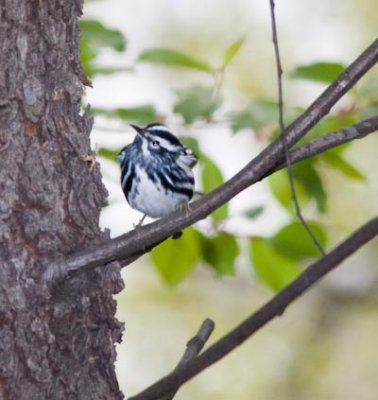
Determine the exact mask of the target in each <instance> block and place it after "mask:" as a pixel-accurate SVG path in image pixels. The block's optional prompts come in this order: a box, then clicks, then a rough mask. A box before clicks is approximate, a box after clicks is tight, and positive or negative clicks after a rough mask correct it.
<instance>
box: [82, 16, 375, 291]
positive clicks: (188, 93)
mask: <svg viewBox="0 0 378 400" xmlns="http://www.w3.org/2000/svg"><path fill="white" fill-rule="evenodd" d="M80 29H81V32H82V34H81V39H80V44H81V63H82V67H83V69H84V71H85V73H86V74H87V75H88V76H89V77H90V78H92V77H94V76H96V75H99V74H113V73H129V74H130V73H133V71H134V67H135V66H137V65H138V64H140V63H144V64H145V63H149V64H150V65H159V66H160V68H161V67H163V68H174V69H176V70H179V69H186V70H191V71H192V73H193V74H194V75H195V74H198V82H200V83H194V84H190V85H188V86H187V87H185V88H181V89H180V90H175V89H174V88H172V92H173V93H174V94H175V98H176V100H175V102H174V104H173V107H172V113H174V114H176V116H178V117H179V118H180V119H181V121H182V123H183V124H186V125H189V126H192V125H193V124H196V123H200V122H202V123H203V122H205V123H212V121H217V119H218V118H219V119H220V120H222V121H223V120H224V121H226V122H224V123H225V124H226V125H227V126H228V128H229V131H230V132H232V133H234V134H238V133H239V132H241V131H245V130H247V131H250V132H253V133H255V134H256V138H260V137H261V140H264V141H265V142H266V143H267V142H268V141H269V140H273V139H274V138H276V137H277V136H278V135H279V130H278V123H277V121H278V107H277V102H276V99H266V98H254V99H251V100H250V102H249V104H248V105H246V106H244V107H240V108H238V109H229V106H228V105H227V104H226V102H225V99H223V98H222V97H221V96H220V92H221V88H222V85H224V84H225V82H224V75H225V74H226V73H227V69H228V68H232V61H233V60H234V59H235V57H237V54H238V52H239V50H240V49H241V48H242V46H243V44H244V42H245V40H246V38H245V37H244V36H242V37H238V38H236V39H235V40H234V41H232V42H231V43H230V44H228V45H226V46H225V50H224V53H223V55H221V57H220V59H221V60H222V61H221V65H218V66H213V65H211V64H210V63H208V62H207V61H206V60H201V59H199V58H197V57H194V56H192V55H190V54H186V53H185V52H183V51H181V50H176V49H170V48H150V49H146V50H144V51H142V52H141V53H140V54H139V55H138V56H137V57H136V59H135V66H132V67H128V66H123V67H113V66H103V65H100V64H99V55H100V54H101V52H102V51H103V50H104V49H107V50H109V49H110V50H111V51H115V52H125V51H126V45H127V40H126V38H125V37H124V36H123V34H122V33H121V32H120V31H118V30H115V29H111V28H109V27H106V26H104V25H103V24H102V23H100V22H99V21H94V20H83V21H81V22H80ZM344 68H345V67H344V65H342V64H340V63H336V62H316V63H313V64H310V65H300V66H297V67H296V68H295V69H293V71H291V73H290V74H288V77H289V78H290V79H302V80H305V81H312V82H318V83H319V84H328V83H330V82H332V81H333V80H334V79H335V78H337V76H338V75H339V74H340V73H341V72H342V71H343V70H344ZM204 78H205V79H207V80H208V84H206V85H204V84H203V82H204ZM304 84H305V83H304ZM377 93H378V79H375V80H372V81H371V82H367V83H366V84H365V85H364V86H362V87H361V88H360V89H359V90H354V92H353V93H352V94H351V95H352V96H354V97H353V102H354V103H353V106H352V107H350V109H345V110H342V111H340V112H339V113H333V114H332V115H329V116H327V117H325V118H323V119H322V120H321V121H320V122H319V123H318V124H317V125H316V126H315V127H314V128H313V129H312V130H311V131H310V132H309V133H308V134H307V135H306V137H305V138H304V139H302V141H301V143H303V142H307V141H309V140H311V139H314V138H317V137H320V136H322V135H325V134H327V133H330V132H332V131H335V130H338V129H341V128H344V127H346V126H349V125H351V124H353V123H355V122H357V121H358V120H359V119H361V118H366V117H369V116H372V115H376V111H377V105H378V95H377ZM302 111H303V110H300V109H298V108H297V109H285V110H284V113H285V120H286V123H289V122H291V121H292V120H294V119H295V118H296V117H297V116H298V115H299V113H300V112H302ZM92 113H93V114H94V115H95V116H96V115H98V116H102V117H104V118H109V119H117V120H121V121H124V122H125V123H130V122H131V123H140V124H147V123H151V122H154V121H156V120H159V114H158V112H157V110H156V108H155V106H154V105H152V104H145V105H141V106H135V107H131V108H113V109H102V108H93V109H92ZM262 132H263V133H264V134H263V135H259V134H260V133H262ZM181 140H182V141H183V143H184V144H185V145H186V146H188V147H190V148H191V149H192V150H193V151H194V152H195V153H196V154H197V155H198V156H199V158H200V160H201V161H200V180H201V184H202V190H203V191H204V192H205V193H207V192H209V191H211V190H213V189H215V188H216V187H218V186H219V185H221V184H222V183H223V182H224V178H223V175H222V172H221V170H220V168H219V166H218V165H217V164H216V163H215V162H214V161H213V160H212V159H211V158H210V157H209V155H207V154H205V153H204V152H203V151H202V149H201V145H200V143H199V141H198V140H196V139H195V138H193V137H181ZM348 146H349V145H343V146H340V147H338V148H335V149H332V150H329V151H327V152H325V153H323V154H321V155H318V156H316V157H314V158H312V159H310V160H305V161H302V162H300V163H298V164H295V165H294V166H293V176H294V184H295V188H296V194H297V197H298V201H299V204H300V206H301V208H302V209H305V208H306V207H311V208H312V209H314V207H313V206H315V214H314V216H313V219H314V220H313V221H311V222H310V223H309V226H310V228H311V229H312V231H313V232H314V233H315V235H316V237H317V238H318V240H319V242H320V243H321V244H322V245H323V246H324V247H326V246H327V240H326V237H327V235H326V229H325V227H324V226H323V225H322V224H321V222H320V220H321V216H322V214H323V213H324V212H325V211H326V210H327V193H326V191H325V189H324V184H323V179H324V178H323V177H322V174H321V173H320V170H321V169H320V168H319V166H320V165H324V164H326V165H327V166H329V167H332V168H334V169H336V170H338V171H339V172H340V173H342V174H343V175H344V176H345V177H347V178H348V179H351V180H360V181H363V180H364V179H365V178H364V176H363V174H362V173H361V172H360V171H358V169H357V168H356V167H355V166H353V165H352V164H351V163H350V162H349V161H347V160H346V159H345V157H344V151H345V149H346V148H348ZM119 150H120V149H115V150H113V149H107V148H100V149H99V150H98V154H99V155H100V156H102V157H105V158H108V159H110V160H113V161H115V157H116V155H117V154H118V152H119ZM268 182H269V185H270V189H271V192H272V195H273V196H274V197H275V199H276V200H277V201H278V202H279V203H280V204H281V205H282V206H283V207H284V208H285V209H286V210H287V213H288V216H289V218H288V220H289V222H288V223H287V224H286V225H285V226H283V227H282V228H281V229H280V230H279V231H278V232H277V233H275V234H273V235H272V236H271V237H264V238H262V237H258V236H253V237H248V238H243V239H240V238H237V237H236V236H235V235H234V234H232V233H231V232H227V229H225V226H226V225H225V223H226V222H227V220H228V219H229V218H230V217H231V215H230V210H229V207H228V205H227V204H226V205H224V206H223V207H221V208H219V209H218V210H216V211H214V212H213V213H212V215H211V221H212V228H213V231H212V233H211V234H210V235H205V234H204V233H203V232H200V231H199V230H198V229H196V228H193V227H191V228H188V229H185V232H184V235H183V236H182V237H181V238H180V239H179V240H172V239H168V240H166V241H165V242H163V243H162V244H160V245H159V246H158V247H156V248H155V249H153V251H152V252H151V258H152V261H153V263H154V265H155V266H156V269H157V271H158V273H159V274H160V276H161V277H162V279H163V280H164V281H165V282H166V283H168V284H169V285H176V284H178V283H179V282H181V281H182V280H183V279H185V278H186V277H187V276H188V275H189V274H190V273H191V272H192V271H193V270H194V268H195V267H196V265H198V264H199V263H202V264H204V265H206V266H208V267H209V268H211V269H212V271H214V272H215V273H216V275H218V276H225V275H234V274H235V273H236V270H237V269H236V261H237V259H238V256H239V254H240V252H241V246H240V245H241V244H242V243H243V240H244V243H245V242H248V252H249V256H250V260H251V267H252V268H253V269H254V272H255V274H256V276H257V277H258V278H259V279H260V280H261V281H262V282H263V283H264V284H266V285H267V286H268V287H270V288H271V289H273V290H279V289H281V288H282V287H283V286H285V285H286V284H288V283H289V282H291V281H292V280H293V279H294V278H295V277H296V276H297V275H298V274H299V273H300V271H301V268H302V267H303V266H304V265H305V263H308V261H309V260H311V259H315V258H317V257H318V256H319V254H318V250H317V248H316V247H315V245H314V243H313V242H312V241H311V239H310V238H309V236H308V234H307V232H306V231H305V229H304V228H303V226H302V225H301V224H300V223H299V222H297V220H296V217H295V211H294V207H293V204H292V194H291V192H290V186H289V181H288V174H287V171H285V170H284V171H279V172H276V173H275V174H273V175H272V176H270V177H269V178H268ZM264 211H265V207H264V205H260V206H258V207H252V208H250V209H247V210H245V211H244V213H242V214H241V215H238V216H239V217H243V218H248V219H256V218H259V217H260V216H261V215H262V214H263V213H264Z"/></svg>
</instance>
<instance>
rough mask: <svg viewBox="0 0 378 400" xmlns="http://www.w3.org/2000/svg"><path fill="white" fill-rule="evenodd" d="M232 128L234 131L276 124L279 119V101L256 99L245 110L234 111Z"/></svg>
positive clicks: (256, 128)
mask: <svg viewBox="0 0 378 400" xmlns="http://www.w3.org/2000/svg"><path fill="white" fill-rule="evenodd" d="M230 117H231V128H232V130H233V132H237V131H240V130H242V129H255V130H258V129H262V128H264V127H266V126H273V127H274V126H276V125H277V121H278V108H277V103H274V102H272V101H268V100H255V101H253V102H251V104H250V105H249V106H248V107H247V108H246V109H245V110H243V111H240V112H236V113H232V114H231V115H230Z"/></svg>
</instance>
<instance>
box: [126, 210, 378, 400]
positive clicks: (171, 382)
mask: <svg viewBox="0 0 378 400" xmlns="http://www.w3.org/2000/svg"><path fill="white" fill-rule="evenodd" d="M376 235H378V217H376V218H374V219H373V220H371V221H370V222H368V223H367V224H365V225H363V226H362V227H360V228H359V229H358V230H357V231H355V232H354V233H353V234H352V235H351V236H349V238H347V239H346V240H345V241H343V242H342V243H341V244H339V245H338V246H337V247H335V248H334V249H333V250H332V251H331V252H330V253H329V254H327V255H325V256H324V257H322V258H321V259H320V260H319V261H316V262H315V263H314V264H312V265H310V266H309V267H308V268H307V269H306V270H305V271H304V272H303V273H302V274H301V275H300V276H299V277H298V278H297V279H295V280H294V281H293V282H292V283H290V284H289V285H288V286H286V287H285V288H284V289H283V290H281V292H279V293H278V294H277V295H276V296H274V297H273V298H272V299H271V300H270V301H268V302H267V303H266V304H265V305H263V306H262V307H261V308H260V309H259V310H257V311H256V312H255V313H254V314H252V315H251V316H250V317H249V318H247V319H246V320H245V321H243V322H242V323H241V324H240V325H239V326H237V327H236V328H235V329H233V330H232V331H231V332H229V333H228V334H227V335H225V336H223V337H222V338H221V339H220V340H218V341H217V342H215V343H214V344H213V345H212V346H211V347H209V348H208V349H207V350H205V351H204V352H203V353H202V354H201V355H199V356H198V357H196V358H195V359H193V360H191V361H189V362H188V363H186V364H185V365H184V366H183V367H182V368H179V369H177V370H175V371H173V372H172V373H170V374H169V375H167V376H166V377H165V378H163V379H161V380H160V381H158V382H156V383H155V384H153V385H152V386H150V387H149V388H147V389H146V390H144V391H143V392H141V393H139V394H138V395H136V396H133V397H131V398H130V399H129V400H154V399H158V398H160V397H161V396H163V395H164V394H166V393H169V392H170V391H172V390H177V389H178V388H179V387H180V386H182V385H183V384H184V383H185V382H187V381H188V380H189V379H191V378H193V377H194V376H195V375H197V374H198V373H199V372H201V371H202V370H204V369H205V368H207V367H209V366H210V365H212V364H214V363H215V362H217V361H219V360H220V359H221V358H222V357H224V356H225V355H227V354H228V353H230V352H231V351H232V350H234V349H235V348H236V347H238V346H239V345H241V344H242V343H243V342H244V341H245V340H247V339H248V338H249V337H250V336H252V335H253V334H254V333H255V332H257V331H258V330H259V329H260V328H262V327H263V326H264V325H266V324H267V323H268V322H270V321H271V320H272V319H273V318H275V317H277V316H280V315H282V314H283V312H284V311H285V309H286V308H287V307H288V306H289V305H290V304H291V303H292V302H293V301H294V300H296V299H297V298H298V297H300V296H301V295H302V294H303V293H304V292H306V291H307V290H308V289H309V288H310V287H312V286H313V285H314V284H315V283H316V282H318V281H319V280H320V279H321V278H322V277H324V276H325V275H326V274H327V273H329V272H330V271H332V270H333V269H334V268H335V267H337V266H338V265H339V264H340V263H341V262H342V261H343V260H345V259H346V258H347V257H348V256H350V255H351V254H353V253H354V252H355V251H356V250H357V249H359V248H360V247H361V246H363V245H364V244H365V243H367V242H368V241H370V240H372V239H373V238H374V237H375V236H376ZM277 267H279V266H277Z"/></svg>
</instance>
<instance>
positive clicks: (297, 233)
mask: <svg viewBox="0 0 378 400" xmlns="http://www.w3.org/2000/svg"><path fill="white" fill-rule="evenodd" d="M307 225H308V226H309V228H310V229H311V231H312V233H313V234H314V235H315V236H316V238H317V240H318V241H319V243H320V244H321V246H322V247H325V245H326V235H325V230H324V228H323V226H322V225H320V224H319V223H316V222H307ZM271 243H272V245H273V246H274V248H275V249H276V250H277V251H278V252H279V253H281V254H283V255H285V256H286V257H288V258H292V259H293V260H295V261H301V260H304V259H308V258H316V257H319V256H320V255H321V254H319V250H318V249H317V247H316V245H315V244H314V243H313V241H312V239H311V237H310V236H309V234H308V233H307V231H306V229H305V228H304V227H303V225H302V224H301V223H300V222H293V223H291V224H289V225H286V226H284V227H283V228H282V229H281V230H280V231H279V232H278V233H276V234H275V235H274V236H273V238H272V240H271Z"/></svg>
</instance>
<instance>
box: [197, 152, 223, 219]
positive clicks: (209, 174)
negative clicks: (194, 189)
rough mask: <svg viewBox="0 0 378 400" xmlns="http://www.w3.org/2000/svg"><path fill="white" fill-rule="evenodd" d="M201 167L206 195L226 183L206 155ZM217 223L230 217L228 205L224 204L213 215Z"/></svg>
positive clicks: (202, 158) (202, 155)
mask: <svg viewBox="0 0 378 400" xmlns="http://www.w3.org/2000/svg"><path fill="white" fill-rule="evenodd" d="M201 165H202V175H201V178H202V189H203V191H204V192H205V193H208V192H210V191H212V190H213V189H215V188H216V187H218V186H219V185H221V184H222V183H223V182H224V179H223V175H222V172H221V171H220V169H219V168H218V167H217V166H216V164H215V163H214V162H213V161H211V160H210V159H209V158H208V157H206V156H205V155H204V154H201ZM211 216H212V218H213V219H214V220H215V221H222V220H224V219H226V218H227V216H228V204H224V205H223V206H222V207H220V208H218V209H217V210H215V211H214V212H213V213H212V214H211Z"/></svg>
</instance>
